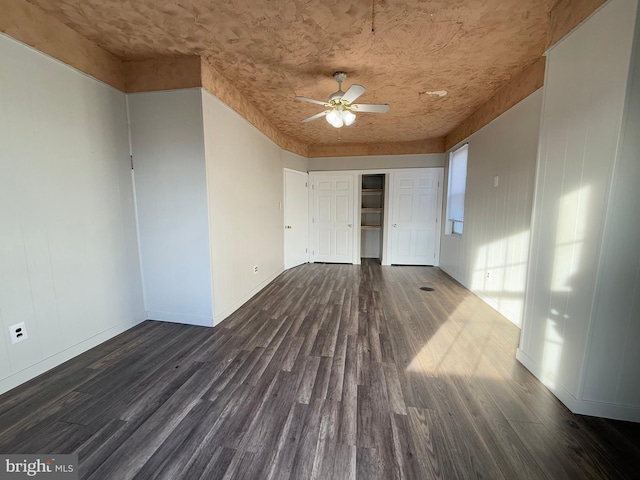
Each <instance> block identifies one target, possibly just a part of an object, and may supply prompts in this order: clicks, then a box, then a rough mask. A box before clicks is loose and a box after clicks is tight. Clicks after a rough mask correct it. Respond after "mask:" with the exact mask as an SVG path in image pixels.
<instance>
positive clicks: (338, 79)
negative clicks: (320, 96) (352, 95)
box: [329, 72, 347, 103]
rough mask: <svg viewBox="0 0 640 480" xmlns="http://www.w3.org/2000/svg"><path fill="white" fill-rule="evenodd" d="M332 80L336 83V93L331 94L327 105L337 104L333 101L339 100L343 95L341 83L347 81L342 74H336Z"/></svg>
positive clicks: (345, 76) (344, 74)
mask: <svg viewBox="0 0 640 480" xmlns="http://www.w3.org/2000/svg"><path fill="white" fill-rule="evenodd" d="M333 79H334V80H335V81H336V82H338V91H337V92H334V93H332V94H331V96H330V97H329V103H338V102H334V100H340V99H341V98H342V96H343V95H344V92H343V91H342V82H344V81H345V80H346V79H347V74H346V73H344V72H336V73H334V74H333Z"/></svg>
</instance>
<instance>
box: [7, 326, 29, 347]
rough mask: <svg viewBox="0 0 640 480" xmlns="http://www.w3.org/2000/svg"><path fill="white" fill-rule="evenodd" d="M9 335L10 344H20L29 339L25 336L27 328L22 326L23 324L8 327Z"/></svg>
mask: <svg viewBox="0 0 640 480" xmlns="http://www.w3.org/2000/svg"><path fill="white" fill-rule="evenodd" d="M9 335H10V336H11V343H12V344H15V343H18V342H22V341H23V340H26V339H27V338H29V336H28V335H27V326H26V325H25V324H24V322H22V323H16V324H15V325H11V326H10V327H9Z"/></svg>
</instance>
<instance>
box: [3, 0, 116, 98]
mask: <svg viewBox="0 0 640 480" xmlns="http://www.w3.org/2000/svg"><path fill="white" fill-rule="evenodd" d="M0 4H1V5H2V8H1V9H2V15H0V31H1V32H3V33H6V34H7V35H9V36H10V37H13V38H15V39H16V40H18V41H19V42H22V43H25V44H27V45H29V46H31V47H33V48H35V49H36V50H39V51H40V52H42V53H45V54H46V55H49V56H51V57H53V58H55V59H57V60H60V61H61V62H63V63H66V64H67V65H70V66H72V67H73V68H75V69H77V70H80V71H81V72H83V73H86V74H87V75H90V76H92V77H94V78H96V79H98V80H100V81H102V82H105V83H106V84H108V85H111V86H112V87H114V88H117V89H118V90H120V91H124V90H125V75H124V65H123V62H122V61H121V60H120V59H119V58H118V57H116V56H115V55H113V54H111V53H109V52H107V51H106V50H105V49H103V48H101V47H100V46H98V45H97V44H95V43H93V42H92V41H91V40H89V39H88V38H86V37H83V36H82V35H80V34H79V33H78V32H76V31H75V30H72V29H71V28H69V27H67V26H66V25H65V24H64V23H62V22H60V21H58V20H56V19H55V18H53V17H51V16H49V15H48V14H46V13H45V12H44V11H43V10H41V9H40V8H38V7H36V6H35V5H31V4H30V3H27V2H25V1H23V0H1V1H0Z"/></svg>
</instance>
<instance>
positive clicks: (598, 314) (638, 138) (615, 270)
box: [583, 12, 640, 407]
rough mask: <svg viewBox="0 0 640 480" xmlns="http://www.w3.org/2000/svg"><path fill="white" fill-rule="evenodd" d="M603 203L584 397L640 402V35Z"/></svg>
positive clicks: (620, 403)
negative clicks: (603, 220) (604, 217)
mask: <svg viewBox="0 0 640 480" xmlns="http://www.w3.org/2000/svg"><path fill="white" fill-rule="evenodd" d="M638 15H639V18H638V20H637V21H636V40H635V46H634V53H633V60H632V68H633V70H632V72H633V73H632V77H631V78H632V79H631V84H630V88H629V95H628V97H627V105H626V118H625V120H624V124H623V130H622V138H621V140H622V141H621V143H620V150H619V152H620V154H619V157H618V159H617V161H616V164H615V169H614V176H613V182H612V185H611V194H610V197H609V203H608V208H607V220H606V223H605V228H604V238H603V243H602V253H601V256H600V275H599V278H598V284H597V286H596V289H597V293H596V299H595V307H594V320H593V327H592V331H591V342H590V345H589V355H588V358H587V364H586V368H585V371H586V376H585V379H584V392H583V400H585V401H592V402H602V403H613V404H617V405H627V406H636V407H638V406H640V381H639V379H640V220H639V218H640V216H639V215H638V214H637V212H636V208H637V206H638V205H640V188H639V185H640V35H639V34H638V33H639V32H638V25H640V12H638Z"/></svg>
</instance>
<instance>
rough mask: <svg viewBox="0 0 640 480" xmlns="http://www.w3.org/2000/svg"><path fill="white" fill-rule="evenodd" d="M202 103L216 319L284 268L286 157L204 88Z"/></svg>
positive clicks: (231, 310) (240, 302) (224, 315)
mask: <svg viewBox="0 0 640 480" xmlns="http://www.w3.org/2000/svg"><path fill="white" fill-rule="evenodd" d="M202 106H203V113H204V134H205V152H206V166H207V184H208V195H209V200H208V201H209V228H210V232H211V233H210V235H211V260H212V272H213V299H214V305H215V318H214V319H215V323H216V324H217V323H219V322H220V321H222V320H223V319H224V318H226V317H227V316H228V315H229V314H231V313H232V312H233V311H235V310H236V309H237V308H238V307H240V306H241V305H242V304H243V303H244V302H246V301H247V300H248V299H249V298H251V297H252V296H253V295H255V294H256V293H257V292H258V291H259V290H260V289H262V288H263V287H264V286H265V285H267V284H268V283H269V282H270V281H271V280H273V279H274V278H275V277H276V276H277V275H279V274H280V273H281V272H282V271H283V269H284V256H283V249H284V247H283V245H284V223H283V222H284V219H283V210H282V192H283V190H282V189H283V174H282V165H283V160H282V158H281V149H280V147H278V146H277V145H276V144H274V143H273V142H272V141H271V140H269V139H268V138H267V137H266V136H265V135H264V134H263V133H262V132H260V131H258V130H257V129H256V128H255V127H253V126H252V125H251V124H250V123H248V122H247V121H246V120H245V119H244V118H242V117H241V116H240V115H238V114H237V113H236V112H234V111H233V110H231V109H230V108H229V107H227V106H226V105H225V104H224V103H222V102H221V101H220V100H218V99H217V98H216V97H214V96H213V95H211V94H209V93H208V92H206V91H204V90H203V91H202ZM255 265H257V266H258V273H257V274H254V273H253V267H254V266H255Z"/></svg>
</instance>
